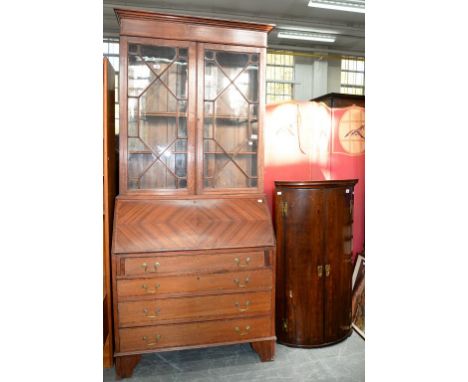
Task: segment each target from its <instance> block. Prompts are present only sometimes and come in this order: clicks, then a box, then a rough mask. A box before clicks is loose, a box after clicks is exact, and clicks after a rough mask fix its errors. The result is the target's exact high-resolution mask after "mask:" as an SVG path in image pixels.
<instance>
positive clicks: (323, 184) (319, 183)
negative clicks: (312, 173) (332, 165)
mask: <svg viewBox="0 0 468 382" xmlns="http://www.w3.org/2000/svg"><path fill="white" fill-rule="evenodd" d="M357 182H358V179H343V180H303V181H282V180H276V181H275V186H276V187H290V188H332V187H346V186H348V187H350V186H351V187H352V186H354V185H356V183H357Z"/></svg>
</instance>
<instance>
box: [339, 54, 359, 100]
mask: <svg viewBox="0 0 468 382" xmlns="http://www.w3.org/2000/svg"><path fill="white" fill-rule="evenodd" d="M364 90H365V86H364V57H353V56H342V57H341V93H345V94H359V95H364V94H365V93H364Z"/></svg>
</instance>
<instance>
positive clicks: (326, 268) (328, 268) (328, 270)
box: [325, 264, 330, 277]
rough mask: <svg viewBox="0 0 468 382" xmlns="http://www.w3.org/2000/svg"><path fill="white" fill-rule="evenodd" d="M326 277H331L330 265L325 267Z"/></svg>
mask: <svg viewBox="0 0 468 382" xmlns="http://www.w3.org/2000/svg"><path fill="white" fill-rule="evenodd" d="M325 276H326V277H328V276H330V264H326V265H325Z"/></svg>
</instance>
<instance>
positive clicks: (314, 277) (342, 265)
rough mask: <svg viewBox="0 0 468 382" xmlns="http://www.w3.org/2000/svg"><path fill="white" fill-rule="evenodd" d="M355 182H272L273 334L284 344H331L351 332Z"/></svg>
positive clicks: (316, 345)
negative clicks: (274, 242) (274, 254)
mask: <svg viewBox="0 0 468 382" xmlns="http://www.w3.org/2000/svg"><path fill="white" fill-rule="evenodd" d="M356 183H357V179H350V180H328V181H304V182H283V181H276V182H275V226H276V237H277V240H278V242H277V248H278V260H277V273H276V284H277V295H276V296H277V300H276V333H277V335H278V342H280V343H282V344H284V345H288V346H293V347H303V348H310V347H318V346H324V345H330V344H333V343H336V342H338V341H341V340H344V339H345V338H347V337H348V336H349V335H350V334H351V332H352V327H351V279H352V263H351V258H352V251H353V244H352V240H353V206H354V186H355V185H356Z"/></svg>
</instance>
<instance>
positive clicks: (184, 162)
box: [120, 38, 195, 194]
mask: <svg viewBox="0 0 468 382" xmlns="http://www.w3.org/2000/svg"><path fill="white" fill-rule="evenodd" d="M121 50H122V55H121V57H123V58H124V59H123V60H121V62H122V61H123V62H122V64H121V71H122V74H123V75H122V77H121V78H127V79H128V80H127V82H126V83H125V84H123V85H124V86H123V89H124V91H123V92H122V94H121V105H122V107H121V110H122V111H121V121H123V124H122V125H123V129H122V133H121V135H122V137H121V141H120V142H121V144H122V146H123V147H122V150H121V155H122V156H121V160H122V161H123V163H126V166H122V167H123V171H124V173H123V174H121V184H120V186H121V192H129V193H154V194H167V193H170V194H174V193H181V194H189V193H193V190H194V170H193V168H194V166H193V164H192V163H193V161H194V156H193V155H194V152H193V151H194V150H193V147H194V142H195V134H194V108H195V102H194V99H195V97H194V96H193V94H194V92H195V84H194V79H195V70H194V65H195V58H194V57H195V56H194V55H195V45H194V44H193V43H189V42H174V41H169V40H155V39H146V38H122V39H121Z"/></svg>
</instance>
